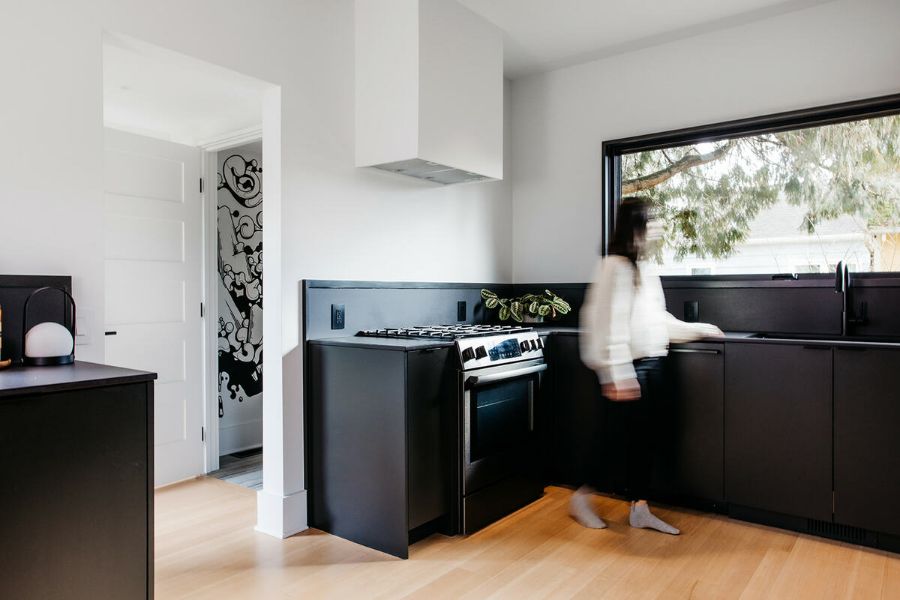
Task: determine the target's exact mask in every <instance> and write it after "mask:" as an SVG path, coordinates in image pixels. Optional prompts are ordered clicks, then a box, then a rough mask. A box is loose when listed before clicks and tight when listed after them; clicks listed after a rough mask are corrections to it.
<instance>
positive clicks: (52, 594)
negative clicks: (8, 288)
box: [0, 361, 156, 598]
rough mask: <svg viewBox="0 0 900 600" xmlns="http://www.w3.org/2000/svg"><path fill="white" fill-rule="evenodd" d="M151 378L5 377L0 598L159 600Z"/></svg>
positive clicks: (62, 373)
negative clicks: (155, 586)
mask: <svg viewBox="0 0 900 600" xmlns="http://www.w3.org/2000/svg"><path fill="white" fill-rule="evenodd" d="M154 379H156V374H154V373H146V372H143V371H133V370H130V369H121V368H117V367H109V366H106V365H98V364H94V363H88V362H78V361H76V362H75V363H74V364H71V365H65V366H55V367H15V368H11V369H8V370H5V371H0V473H2V474H3V486H2V487H0V514H2V515H3V523H4V525H3V535H2V537H0V549H2V551H0V556H2V557H3V572H4V574H3V577H2V578H0V597H2V598H152V597H153V380H154Z"/></svg>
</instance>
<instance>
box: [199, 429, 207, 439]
mask: <svg viewBox="0 0 900 600" xmlns="http://www.w3.org/2000/svg"><path fill="white" fill-rule="evenodd" d="M200 441H201V442H205V441H206V427H201V428H200Z"/></svg>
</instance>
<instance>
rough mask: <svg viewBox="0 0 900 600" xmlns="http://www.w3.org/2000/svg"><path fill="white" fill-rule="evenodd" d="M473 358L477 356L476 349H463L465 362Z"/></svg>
mask: <svg viewBox="0 0 900 600" xmlns="http://www.w3.org/2000/svg"><path fill="white" fill-rule="evenodd" d="M473 358H475V351H474V350H472V349H471V348H466V349H464V350H463V351H462V359H463V362H469V361H470V360H472V359H473Z"/></svg>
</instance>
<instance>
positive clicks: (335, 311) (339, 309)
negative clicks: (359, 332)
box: [331, 304, 347, 329]
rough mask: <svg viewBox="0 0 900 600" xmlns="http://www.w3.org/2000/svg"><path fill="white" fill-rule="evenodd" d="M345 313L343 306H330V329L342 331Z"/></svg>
mask: <svg viewBox="0 0 900 600" xmlns="http://www.w3.org/2000/svg"><path fill="white" fill-rule="evenodd" d="M346 317H347V313H346V312H345V311H344V305H343V304H332V305H331V328H332V329H343V328H344V323H345V322H346Z"/></svg>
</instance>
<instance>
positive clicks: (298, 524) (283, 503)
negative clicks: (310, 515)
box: [255, 489, 309, 539]
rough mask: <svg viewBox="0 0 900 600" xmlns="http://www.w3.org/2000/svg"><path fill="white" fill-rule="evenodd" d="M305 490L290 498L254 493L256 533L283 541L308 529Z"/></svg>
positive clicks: (261, 492)
mask: <svg viewBox="0 0 900 600" xmlns="http://www.w3.org/2000/svg"><path fill="white" fill-rule="evenodd" d="M308 527H309V526H308V525H307V524H306V490H302V491H300V492H297V493H295V494H291V495H290V496H280V495H276V494H271V493H269V492H267V491H266V490H265V489H262V490H259V491H258V492H256V527H255V529H256V531H259V532H260V533H265V534H267V535H271V536H273V537H277V538H280V539H284V538H287V537H290V536H292V535H294V534H295V533H300V532H301V531H304V530H306V529H308Z"/></svg>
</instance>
